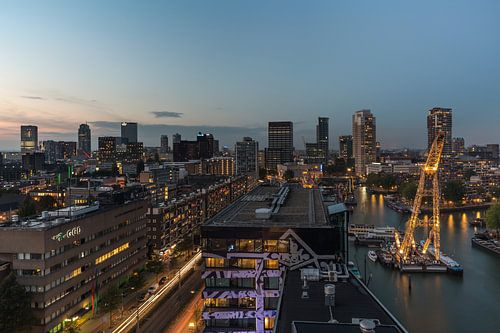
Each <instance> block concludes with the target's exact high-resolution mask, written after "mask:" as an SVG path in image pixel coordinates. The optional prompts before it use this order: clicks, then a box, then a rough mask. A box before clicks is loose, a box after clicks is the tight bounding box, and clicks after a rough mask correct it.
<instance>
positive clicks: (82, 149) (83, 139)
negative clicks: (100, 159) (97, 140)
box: [78, 124, 92, 158]
mask: <svg viewBox="0 0 500 333" xmlns="http://www.w3.org/2000/svg"><path fill="white" fill-rule="evenodd" d="M78 153H79V154H80V155H83V156H86V157H87V158H88V157H90V156H91V154H92V140H91V131H90V126H89V125H87V124H81V125H80V127H79V128H78Z"/></svg>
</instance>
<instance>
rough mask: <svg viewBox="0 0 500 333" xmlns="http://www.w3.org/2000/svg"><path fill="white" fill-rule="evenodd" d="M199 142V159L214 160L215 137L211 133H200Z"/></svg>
mask: <svg viewBox="0 0 500 333" xmlns="http://www.w3.org/2000/svg"><path fill="white" fill-rule="evenodd" d="M196 141H197V142H198V151H199V154H200V156H199V158H200V159H203V158H212V157H213V156H214V136H213V135H212V134H210V133H205V134H203V133H201V132H198V135H197V136H196Z"/></svg>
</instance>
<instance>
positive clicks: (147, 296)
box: [139, 293, 149, 302]
mask: <svg viewBox="0 0 500 333" xmlns="http://www.w3.org/2000/svg"><path fill="white" fill-rule="evenodd" d="M148 298H149V293H142V294H141V295H140V296H139V302H145V301H146V300H147V299H148Z"/></svg>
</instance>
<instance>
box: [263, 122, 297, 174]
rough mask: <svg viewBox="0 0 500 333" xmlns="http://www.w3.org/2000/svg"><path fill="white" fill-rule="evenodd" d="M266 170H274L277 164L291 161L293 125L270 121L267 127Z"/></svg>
mask: <svg viewBox="0 0 500 333" xmlns="http://www.w3.org/2000/svg"><path fill="white" fill-rule="evenodd" d="M267 146H268V148H267V149H266V168H267V169H269V170H276V166H277V165H278V164H283V163H287V162H292V161H293V123H292V122H291V121H271V122H269V127H268V143H267Z"/></svg>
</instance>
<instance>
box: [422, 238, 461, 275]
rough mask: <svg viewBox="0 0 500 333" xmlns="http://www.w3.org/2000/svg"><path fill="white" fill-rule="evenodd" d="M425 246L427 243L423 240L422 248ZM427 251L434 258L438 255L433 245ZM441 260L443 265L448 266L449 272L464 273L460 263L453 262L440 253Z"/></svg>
mask: <svg viewBox="0 0 500 333" xmlns="http://www.w3.org/2000/svg"><path fill="white" fill-rule="evenodd" d="M424 244H425V241H423V240H422V241H420V246H422V247H423V246H424ZM427 251H429V254H430V255H431V256H434V255H435V253H436V252H435V251H436V250H435V249H434V246H433V245H429V247H428V248H427ZM439 258H440V260H441V263H443V264H444V265H446V267H447V268H448V271H449V272H451V273H455V274H463V272H464V269H463V267H462V266H461V265H460V264H459V263H458V262H456V261H455V260H453V259H452V258H451V257H449V256H447V255H445V254H443V252H441V251H439Z"/></svg>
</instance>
